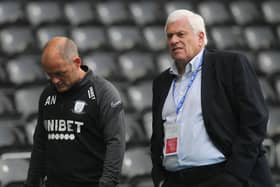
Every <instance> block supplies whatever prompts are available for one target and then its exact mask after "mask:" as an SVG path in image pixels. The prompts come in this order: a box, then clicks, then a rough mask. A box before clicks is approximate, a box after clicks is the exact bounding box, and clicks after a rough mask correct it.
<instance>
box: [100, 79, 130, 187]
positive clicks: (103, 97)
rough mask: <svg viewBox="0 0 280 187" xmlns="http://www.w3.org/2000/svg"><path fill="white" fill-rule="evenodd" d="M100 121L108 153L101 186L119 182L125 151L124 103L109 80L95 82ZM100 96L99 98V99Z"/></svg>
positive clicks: (110, 186) (109, 186)
mask: <svg viewBox="0 0 280 187" xmlns="http://www.w3.org/2000/svg"><path fill="white" fill-rule="evenodd" d="M95 87H96V92H97V100H98V101H99V102H98V105H99V106H100V116H101V118H100V122H101V124H102V126H103V127H104V128H103V129H104V130H103V131H104V140H105V143H106V154H105V159H104V166H103V173H102V176H101V178H100V182H99V187H113V186H115V185H116V184H118V183H119V180H120V175H121V168H122V161H123V157H124V152H125V122H124V111H123V104H122V101H121V98H120V95H119V93H118V91H117V89H116V88H115V87H114V86H113V85H112V84H111V83H110V82H108V81H105V82H101V83H100V84H95ZM98 98H99V99H98Z"/></svg>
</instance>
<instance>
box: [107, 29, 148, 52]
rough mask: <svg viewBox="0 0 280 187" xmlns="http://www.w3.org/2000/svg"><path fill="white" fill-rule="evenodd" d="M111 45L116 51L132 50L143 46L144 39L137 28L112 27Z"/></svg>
mask: <svg viewBox="0 0 280 187" xmlns="http://www.w3.org/2000/svg"><path fill="white" fill-rule="evenodd" d="M108 37H109V43H110V45H111V46H112V48H113V49H114V50H116V51H123V50H131V49H133V48H139V47H140V48H141V47H142V46H143V44H142V42H143V38H142V36H141V33H140V31H139V29H138V28H137V27H134V26H123V25H122V26H112V27H109V28H108Z"/></svg>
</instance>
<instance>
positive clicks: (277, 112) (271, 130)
mask: <svg viewBox="0 0 280 187" xmlns="http://www.w3.org/2000/svg"><path fill="white" fill-rule="evenodd" d="M267 134H268V136H269V137H274V136H279V135H280V108H279V107H276V106H269V121H268V126H267Z"/></svg>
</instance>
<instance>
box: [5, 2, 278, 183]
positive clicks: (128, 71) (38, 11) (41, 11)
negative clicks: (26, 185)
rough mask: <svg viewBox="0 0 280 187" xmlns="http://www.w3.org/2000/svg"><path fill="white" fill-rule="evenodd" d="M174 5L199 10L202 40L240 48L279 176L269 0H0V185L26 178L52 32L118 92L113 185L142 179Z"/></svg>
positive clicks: (274, 38) (274, 15)
mask: <svg viewBox="0 0 280 187" xmlns="http://www.w3.org/2000/svg"><path fill="white" fill-rule="evenodd" d="M178 8H187V9H190V10H193V11H195V12H197V13H200V14H201V15H202V16H203V17H204V18H205V21H206V26H207V35H208V40H209V44H208V46H207V47H208V48H217V49H227V50H233V51H240V52H242V53H244V54H246V55H247V57H248V58H249V60H250V62H251V64H252V66H253V67H254V68H255V70H256V72H257V75H258V78H259V81H260V84H261V88H262V90H263V93H264V96H265V99H266V102H267V104H268V107H269V111H270V121H269V124H268V134H267V138H266V139H265V142H264V145H265V147H266V148H267V151H268V152H267V159H268V161H269V164H270V167H271V170H272V171H273V176H274V177H275V180H276V181H278V182H279V181H280V107H279V106H280V62H279V59H280V50H279V49H280V48H279V47H280V1H279V0H223V1H219V0H216V1H214V0H188V1H185V0H177V1H170V0H166V1H165V0H161V1H160V0H124V1H121V0H120V1H118V0H107V1H105V0H103V1H101V0H99V1H91V0H80V1H74V0H72V1H71V0H69V1H67V0H41V1H39V0H38V1H34V0H9V1H8V0H1V1H0V54H1V56H0V151H1V153H0V154H1V156H0V181H1V184H2V186H6V187H7V186H9V187H19V186H22V181H23V180H24V179H25V177H26V171H27V167H28V161H29V157H30V150H31V146H32V134H33V130H34V127H35V125H36V118H37V101H38V98H39V94H40V92H41V91H42V89H43V87H44V85H45V84H46V81H47V80H46V77H45V74H44V73H43V72H42V69H41V67H40V55H41V49H42V47H43V46H44V44H45V43H46V41H47V40H48V39H50V38H51V37H53V36H68V37H70V38H72V39H73V40H74V41H75V42H76V43H77V45H78V47H79V50H80V55H81V57H82V59H83V63H84V64H87V65H88V66H90V67H91V68H93V69H94V72H95V73H96V74H99V75H101V76H103V77H105V78H107V79H109V80H110V81H112V82H113V83H114V84H115V85H116V86H117V88H118V89H119V91H120V93H121V96H122V98H123V100H124V105H125V110H126V114H127V115H126V125H127V126H126V128H127V134H126V142H127V150H126V153H125V159H124V163H123V171H122V174H123V177H122V184H121V185H120V186H122V187H150V186H152V184H151V179H150V175H149V173H150V169H151V161H150V157H149V138H150V136H151V103H152V93H151V86H152V79H153V78H154V77H155V76H156V75H157V74H159V73H160V72H161V71H162V70H164V69H165V68H167V67H168V66H169V64H170V63H172V60H171V59H170V57H169V55H168V52H167V49H166V42H165V36H164V32H163V25H164V20H165V18H166V16H167V14H168V13H169V12H170V11H172V10H174V9H178ZM279 186H280V185H279Z"/></svg>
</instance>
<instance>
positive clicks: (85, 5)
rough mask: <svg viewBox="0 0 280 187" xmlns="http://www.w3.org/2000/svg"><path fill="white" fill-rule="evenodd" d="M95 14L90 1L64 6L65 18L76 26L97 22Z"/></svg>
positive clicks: (69, 3) (68, 3)
mask: <svg viewBox="0 0 280 187" xmlns="http://www.w3.org/2000/svg"><path fill="white" fill-rule="evenodd" d="M95 13H96V12H95V11H94V9H93V7H92V6H91V2H90V1H79V2H76V1H73V2H67V3H65V5H64V14H65V17H66V19H67V21H68V22H69V23H70V24H71V25H74V26H77V25H84V24H91V23H94V22H97V17H96V15H95Z"/></svg>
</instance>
